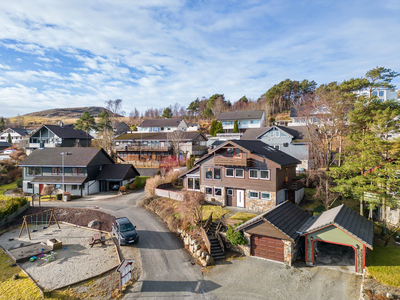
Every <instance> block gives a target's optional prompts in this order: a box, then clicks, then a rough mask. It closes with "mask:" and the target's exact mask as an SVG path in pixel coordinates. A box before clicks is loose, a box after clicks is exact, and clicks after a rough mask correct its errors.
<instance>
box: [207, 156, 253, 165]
mask: <svg viewBox="0 0 400 300" xmlns="http://www.w3.org/2000/svg"><path fill="white" fill-rule="evenodd" d="M247 161H248V160H247V157H246V156H245V157H226V156H221V155H216V156H215V157H214V163H215V164H216V165H220V166H238V167H247Z"/></svg>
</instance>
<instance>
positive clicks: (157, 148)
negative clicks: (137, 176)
mask: <svg viewBox="0 0 400 300" xmlns="http://www.w3.org/2000/svg"><path fill="white" fill-rule="evenodd" d="M116 149H117V150H119V151H166V152H168V151H169V149H170V148H169V147H168V146H118V147H117V148H116Z"/></svg>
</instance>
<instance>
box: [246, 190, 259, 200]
mask: <svg viewBox="0 0 400 300" xmlns="http://www.w3.org/2000/svg"><path fill="white" fill-rule="evenodd" d="M251 193H257V197H252V196H251ZM249 198H251V199H260V192H257V191H249Z"/></svg>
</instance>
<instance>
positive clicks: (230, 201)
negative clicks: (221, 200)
mask: <svg viewBox="0 0 400 300" xmlns="http://www.w3.org/2000/svg"><path fill="white" fill-rule="evenodd" d="M233 191H234V189H232V188H227V189H226V198H227V199H226V200H227V205H228V206H236V198H235V195H234V192H233Z"/></svg>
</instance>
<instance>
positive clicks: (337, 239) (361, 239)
mask: <svg viewBox="0 0 400 300" xmlns="http://www.w3.org/2000/svg"><path fill="white" fill-rule="evenodd" d="M299 231H301V232H302V236H304V237H305V248H306V257H305V258H306V263H307V265H313V263H314V259H315V254H316V252H315V246H316V242H326V243H332V244H337V245H343V246H348V247H351V248H353V249H354V257H355V272H356V273H362V272H363V270H364V268H365V255H366V248H369V249H371V250H372V249H373V247H372V243H373V236H374V224H373V223H372V222H371V221H369V220H367V219H366V218H365V217H363V216H361V215H359V214H358V213H357V212H355V211H354V210H352V209H350V208H348V207H347V206H345V205H343V204H342V205H340V206H338V207H335V208H332V209H330V210H328V211H325V212H323V213H322V214H320V215H318V216H316V217H314V218H312V219H311V220H309V221H308V222H307V223H306V224H305V225H304V226H303V227H302V228H301V229H300V230H299Z"/></svg>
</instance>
